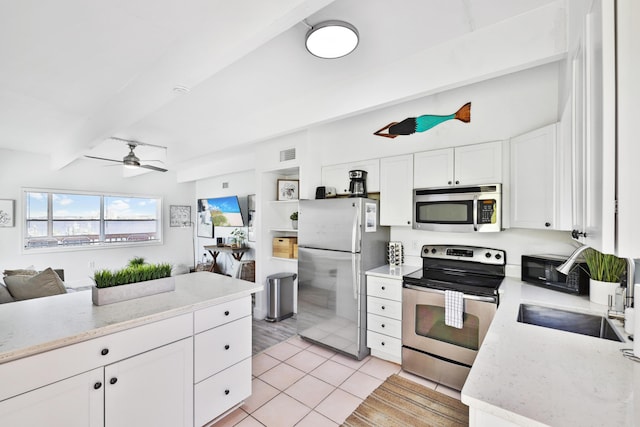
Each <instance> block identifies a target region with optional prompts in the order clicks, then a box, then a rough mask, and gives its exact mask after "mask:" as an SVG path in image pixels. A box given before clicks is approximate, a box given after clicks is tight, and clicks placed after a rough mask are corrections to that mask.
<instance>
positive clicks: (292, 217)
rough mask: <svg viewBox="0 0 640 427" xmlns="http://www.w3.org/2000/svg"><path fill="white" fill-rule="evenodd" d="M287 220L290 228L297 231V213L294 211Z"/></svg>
mask: <svg viewBox="0 0 640 427" xmlns="http://www.w3.org/2000/svg"><path fill="white" fill-rule="evenodd" d="M289 219H290V220H291V227H293V229H294V230H297V229H298V211H295V212H294V213H292V214H291V215H289Z"/></svg>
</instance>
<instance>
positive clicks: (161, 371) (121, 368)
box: [104, 338, 193, 427]
mask: <svg viewBox="0 0 640 427" xmlns="http://www.w3.org/2000/svg"><path fill="white" fill-rule="evenodd" d="M104 393H105V399H104V401H105V425H106V426H108V427H119V426H141V425H152V426H154V427H158V426H167V427H173V426H191V425H192V424H193V338H186V339H183V340H181V341H177V342H175V343H173V344H169V345H165V346H163V347H160V348H157V349H155V350H151V351H148V352H146V353H142V354H140V355H137V356H134V357H131V358H129V359H125V360H123V361H121V362H118V363H114V364H112V365H109V366H106V367H105V391H104Z"/></svg>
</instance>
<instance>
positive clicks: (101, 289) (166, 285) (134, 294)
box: [91, 257, 175, 305]
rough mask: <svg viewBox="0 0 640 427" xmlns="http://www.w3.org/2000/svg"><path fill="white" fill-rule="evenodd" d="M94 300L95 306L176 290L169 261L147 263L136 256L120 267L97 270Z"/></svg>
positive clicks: (94, 275) (92, 294) (93, 290)
mask: <svg viewBox="0 0 640 427" xmlns="http://www.w3.org/2000/svg"><path fill="white" fill-rule="evenodd" d="M93 281H94V282H95V286H93V288H92V289H91V299H92V300H93V303H94V304H95V305H105V304H112V303H114V302H120V301H126V300H129V299H133V298H139V297H143V296H148V295H154V294H158V293H161V292H169V291H172V290H174V289H175V281H174V279H173V277H171V265H170V264H166V263H163V264H146V263H145V262H144V258H142V257H136V258H134V259H132V260H130V261H129V264H128V265H127V266H126V267H124V268H122V269H120V270H108V269H102V270H97V271H96V272H95V273H94V274H93Z"/></svg>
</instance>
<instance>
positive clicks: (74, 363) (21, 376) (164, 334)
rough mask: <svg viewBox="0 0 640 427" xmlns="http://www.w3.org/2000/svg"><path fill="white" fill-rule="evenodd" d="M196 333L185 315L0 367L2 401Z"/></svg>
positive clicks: (189, 317)
mask: <svg viewBox="0 0 640 427" xmlns="http://www.w3.org/2000/svg"><path fill="white" fill-rule="evenodd" d="M192 331H193V317H192V315H191V313H189V314H183V315H181V316H176V317H172V318H170V319H164V320H160V321H158V322H153V323H149V324H146V325H142V326H138V327H136V328H132V329H127V330H124V331H121V332H116V333H114V334H110V335H105V336H102V337H98V338H94V339H92V340H88V341H83V342H80V343H77V344H72V345H69V346H66V347H61V348H58V349H55V350H51V351H47V352H45V353H40V354H36V355H33V356H29V357H25V358H23V359H17V360H14V361H11V362H7V363H3V364H0V384H2V387H0V400H3V399H6V398H8V397H11V396H14V395H16V394H19V393H24V392H26V391H29V390H33V389H35V388H38V387H42V386H45V385H47V384H51V383H53V382H55V381H59V380H62V379H65V378H69V377H71V376H74V375H76V374H79V373H81V372H85V371H88V370H91V369H94V368H97V367H100V366H104V365H108V364H110V363H114V362H117V361H119V360H122V359H126V358H128V357H131V356H134V355H136V354H140V353H144V352H145V351H148V350H151V349H154V348H158V347H161V346H163V345H165V344H169V343H171V342H174V341H178V340H181V339H182V338H186V337H188V336H191V335H192V334H193V332H192ZM53 368H55V369H53Z"/></svg>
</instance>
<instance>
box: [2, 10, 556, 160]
mask: <svg viewBox="0 0 640 427" xmlns="http://www.w3.org/2000/svg"><path fill="white" fill-rule="evenodd" d="M552 1H553V0H394V1H393V2H391V1H389V0H367V1H362V0H336V1H333V2H332V1H330V0H277V1H276V0H271V1H263V0H233V1H229V0H110V1H103V2H93V1H92V2H88V1H86V0H57V1H55V2H48V1H41V0H40V1H38V0H20V1H9V0H0V58H2V66H0V77H1V78H0V148H7V149H15V150H27V151H32V152H38V153H44V154H50V155H51V156H52V164H53V165H54V166H57V167H62V166H64V165H66V164H68V163H69V162H71V161H73V160H74V159H76V158H78V157H80V156H82V155H83V154H89V153H91V154H92V155H99V156H107V157H113V158H116V159H119V158H122V157H123V156H124V155H126V154H127V152H128V149H127V148H126V146H124V144H123V143H122V142H117V141H113V140H109V139H108V137H109V136H117V137H121V138H127V139H135V140H140V141H143V142H147V143H150V144H155V145H161V146H166V147H168V149H167V158H166V167H168V168H169V169H177V168H180V167H182V165H185V164H188V163H189V161H190V160H192V159H197V158H201V157H203V156H206V155H210V154H212V153H215V152H217V151H220V150H225V149H226V150H228V149H230V148H232V147H235V146H239V145H242V144H247V143H254V142H258V141H261V140H265V139H267V138H271V137H274V136H277V135H284V134H287V133H291V132H294V131H297V130H300V129H304V128H306V127H310V126H313V125H316V124H318V123H320V122H322V121H324V122H326V121H327V120H335V119H338V118H340V117H344V116H346V115H347V114H350V113H354V112H355V111H349V110H348V108H343V109H341V111H340V112H337V113H335V115H333V116H332V115H331V113H329V114H327V113H326V112H325V113H324V114H322V115H318V114H317V110H316V107H317V106H319V105H323V102H327V101H326V100H325V99H323V97H324V96H325V95H326V94H329V93H332V90H333V91H334V92H335V88H337V87H340V85H343V84H344V83H345V82H349V81H353V80H357V79H358V78H359V77H361V76H365V75H367V76H368V75H370V74H371V73H372V72H373V71H374V70H379V69H384V67H386V66H387V65H388V64H389V63H392V62H393V61H396V60H399V59H401V58H405V57H408V56H410V55H412V54H414V53H416V52H419V51H423V50H425V49H428V48H429V47H432V46H434V45H437V44H441V43H443V42H445V41H447V40H450V39H452V38H456V37H459V36H461V35H464V34H466V33H469V32H471V31H474V30H478V29H480V28H483V27H486V26H489V25H492V24H495V23H497V22H499V21H502V20H504V19H508V18H509V17H512V16H515V15H518V14H521V13H524V12H527V11H529V10H531V9H534V8H537V7H540V6H543V5H545V4H547V3H551V2H552ZM305 19H306V21H307V22H308V23H309V24H310V25H314V24H317V23H319V22H321V21H323V20H328V19H339V20H344V21H348V22H350V23H352V24H353V25H355V26H356V27H357V28H358V31H359V33H360V45H359V46H358V48H357V50H356V51H355V52H354V53H352V54H351V55H348V56H346V57H343V58H340V59H336V60H321V59H318V58H316V57H314V56H312V55H310V54H309V53H308V52H306V50H305V47H304V35H305V33H306V32H307V30H308V27H307V26H306V25H305V24H304V23H303V22H302V21H303V20H305ZM177 86H183V87H186V88H189V89H190V91H189V92H179V91H175V90H174V88H175V87H177ZM333 95H334V98H333V99H335V95H336V94H335V93H333ZM364 95H365V94H363V96H364ZM325 107H326V106H325ZM345 110H346V111H345ZM294 118H295V119H294ZM139 148H140V149H141V150H144V149H143V148H142V147H139ZM144 154H145V155H149V156H154V155H155V153H153V152H152V151H151V152H146V153H144ZM162 154H164V153H162ZM138 155H139V157H141V158H144V156H143V155H141V154H140V153H138Z"/></svg>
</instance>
